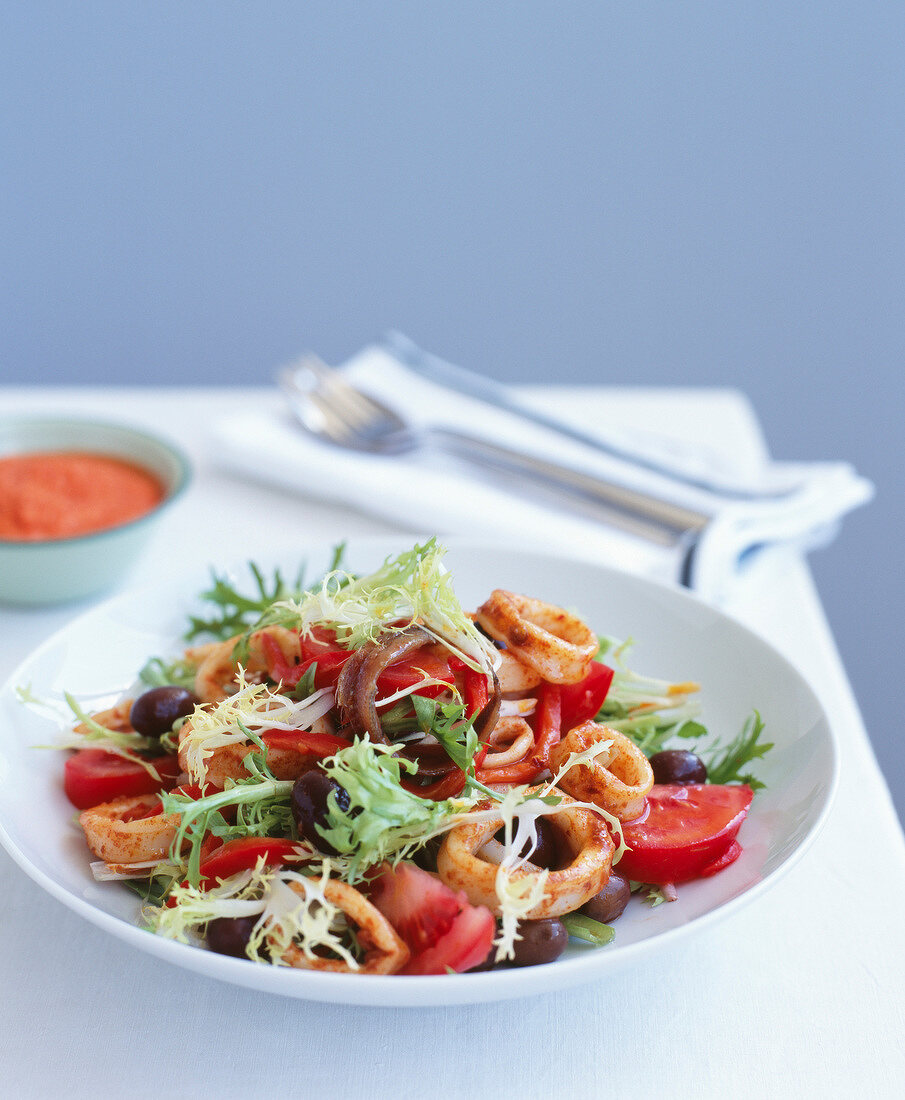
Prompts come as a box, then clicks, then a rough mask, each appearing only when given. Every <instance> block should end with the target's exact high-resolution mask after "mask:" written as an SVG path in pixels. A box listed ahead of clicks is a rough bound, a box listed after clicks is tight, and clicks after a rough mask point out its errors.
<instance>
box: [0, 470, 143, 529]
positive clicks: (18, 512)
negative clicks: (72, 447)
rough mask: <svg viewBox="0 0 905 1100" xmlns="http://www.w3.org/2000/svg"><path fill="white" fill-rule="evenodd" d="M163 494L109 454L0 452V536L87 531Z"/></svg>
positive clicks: (128, 515)
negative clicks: (1, 454) (13, 453)
mask: <svg viewBox="0 0 905 1100" xmlns="http://www.w3.org/2000/svg"><path fill="white" fill-rule="evenodd" d="M163 496H164V487H163V484H162V483H161V482H160V481H159V479H158V478H156V477H155V476H154V474H152V473H150V472H149V471H148V470H145V469H142V467H140V466H135V465H134V464H133V463H131V462H127V461H125V460H124V459H120V458H114V457H113V456H111V455H102V454H93V453H89V452H84V451H34V452H30V453H26V454H16V455H6V456H3V457H0V539H4V540H7V541H19V542H26V541H36V540H40V539H65V538H72V537H73V536H75V535H89V534H93V533H94V532H96V531H103V530H105V529H107V528H108V527H118V526H120V524H123V523H128V522H129V521H130V520H133V519H137V518H138V517H139V516H143V515H144V514H145V513H146V512H150V511H151V509H152V508H154V507H155V506H156V505H157V504H159V503H160V501H161V500H162V499H163Z"/></svg>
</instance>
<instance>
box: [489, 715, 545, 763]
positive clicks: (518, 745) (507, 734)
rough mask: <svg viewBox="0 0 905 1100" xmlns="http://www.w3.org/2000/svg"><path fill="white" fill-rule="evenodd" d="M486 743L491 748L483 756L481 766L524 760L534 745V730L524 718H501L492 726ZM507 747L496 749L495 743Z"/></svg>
mask: <svg viewBox="0 0 905 1100" xmlns="http://www.w3.org/2000/svg"><path fill="white" fill-rule="evenodd" d="M487 744H488V745H489V746H490V748H491V749H492V750H493V751H492V752H488V753H487V755H486V756H485V757H484V763H483V764H482V765H481V767H483V768H502V767H504V766H505V765H506V764H517V763H518V762H519V761H520V760H524V759H525V757H526V756H527V754H528V753H529V752H530V751H531V748H532V747H533V745H534V731H533V730H532V729H531V727H530V726H529V725H528V723H527V722H526V721H525V719H524V718H515V717H511V716H510V717H508V718H501V719H500V720H499V722H497V724H496V725H495V726H494V727H493V730H492V732H491V734H490V736H489V737H488V738H487ZM505 744H508V748H505V749H497V745H505Z"/></svg>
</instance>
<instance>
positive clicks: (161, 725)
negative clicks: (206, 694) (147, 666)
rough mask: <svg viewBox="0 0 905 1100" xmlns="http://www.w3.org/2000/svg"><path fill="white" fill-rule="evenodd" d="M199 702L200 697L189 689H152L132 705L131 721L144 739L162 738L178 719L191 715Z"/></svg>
mask: <svg viewBox="0 0 905 1100" xmlns="http://www.w3.org/2000/svg"><path fill="white" fill-rule="evenodd" d="M199 702H200V700H199V698H198V696H197V695H196V694H195V693H194V692H193V691H189V690H188V689H187V688H183V687H175V686H172V687H156V688H151V690H150V691H146V692H145V693H144V694H143V695H139V697H138V698H137V699H136V700H135V702H134V703H133V704H132V709H131V710H130V711H129V721H130V722H131V723H132V728H133V729H134V730H136V731H137V732H138V733H140V734H142V735H143V736H144V737H162V736H163V735H164V734H165V733H169V732H170V730H171V729H172V728H173V723H174V722H175V721H176V720H177V719H179V718H185V717H186V715H188V714H191V713H192V711H193V710H194V709H195V707H196V706H197V705H198V703H199Z"/></svg>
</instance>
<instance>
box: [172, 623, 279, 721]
mask: <svg viewBox="0 0 905 1100" xmlns="http://www.w3.org/2000/svg"><path fill="white" fill-rule="evenodd" d="M265 634H266V635H267V636H268V637H269V638H271V639H272V640H273V641H274V642H276V644H277V645H278V646H279V649H280V652H281V653H282V654H283V656H284V657H285V659H286V661H287V663H289V664H292V663H293V662H294V661H295V660H296V659H297V658H298V655H299V639H298V634H296V632H295V631H294V630H287V629H286V627H284V626H265V627H263V628H262V629H261V630H256V631H255V632H254V634H252V635H251V636H250V637H249V639H248V655H247V657H246V658H245V660H244V661H243V662H241V664H242V665H243V667H244V668H245V672H246V675H247V677H248V679H249V681H253V680H255V679H256V678H260V677H261V675H262V674H263V673H265V672H266V671H267V669H268V666H269V660H268V655H267V650H266V649H265V647H264V644H263V642H262V638H263V636H264V635H265ZM241 637H242V635H241V634H236V635H234V636H233V637H232V638H227V639H226V641H224V642H212V643H211V644H209V645H204V646H196V647H195V648H194V649H189V650H186V660H188V661H190V662H191V663H193V664H194V663H195V662H196V661H197V667H196V671H195V694H196V695H197V696H198V698H199V699H200V700H201V702H202V703H221V702H222V701H223V700H224V699H226V698H227V696H229V695H232V693H233V692H234V691H235V690H236V673H237V672H238V670H239V664H240V662H238V661H236V660H235V659H234V657H233V650H234V649H235V647H236V642H238V641H239V639H240V638H241Z"/></svg>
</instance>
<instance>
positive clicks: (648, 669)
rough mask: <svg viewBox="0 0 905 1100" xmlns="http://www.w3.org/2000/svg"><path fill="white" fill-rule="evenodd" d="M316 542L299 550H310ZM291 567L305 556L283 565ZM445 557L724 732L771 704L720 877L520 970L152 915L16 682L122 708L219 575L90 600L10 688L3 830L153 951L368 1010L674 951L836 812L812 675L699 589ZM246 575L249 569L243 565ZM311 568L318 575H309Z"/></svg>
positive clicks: (551, 982)
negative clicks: (370, 972)
mask: <svg viewBox="0 0 905 1100" xmlns="http://www.w3.org/2000/svg"><path fill="white" fill-rule="evenodd" d="M404 548H405V547H404V546H402V545H401V544H400V540H399V539H394V540H389V539H374V540H362V541H360V542H354V541H353V542H352V543H351V544H350V546H349V548H348V552H347V557H346V560H347V562H348V564H349V567H350V568H352V569H354V570H356V571H365V570H369V569H372V568H374V567H376V566H377V565H378V564H380V562H381V561H382V560H383V559H384V558H385V557H386V556H387V555H388V554H391V553H397V552H399V551H400V550H401V549H404ZM331 550H332V548H330V547H326V546H319V547H311V548H309V550H308V552H307V553H306V558H307V560H308V561H309V563H310V564H311V566H312V567H314V566H321V567H324V568H326V566H327V563H328V562H329V560H330V555H331ZM299 553H302V551H299ZM258 560H259V561H260V562H261V564H262V565H265V566H267V567H269V566H270V565H272V564H281V565H282V567H283V569H284V575H290V576H291V575H293V574H294V571H295V568H296V566H297V565H298V558H297V556H296V555H295V554H294V555H292V556H285V555H284V556H283V559H282V561H281V562H273V561H270V560H266V559H265V558H264V556H263V555H262V556H261V557H260V558H259V559H258ZM447 562H448V564H449V566H450V568H451V569H452V571H453V576H454V581H455V587H456V591H457V593H458V594H459V596H460V599H461V601H462V603H463V605H464V606H465V607H475V606H477V605H478V604H479V603H480V602H482V601H483V600H484V599H485V598H486V596H487V595H488V593H489V592H490V590H491V589H493V588H495V587H505V588H509V589H512V590H514V591H519V592H524V593H528V594H530V595H533V596H537V597H539V598H542V599H546V600H550V601H552V602H555V603H559V604H562V605H564V606H568V607H573V608H576V609H577V610H578V611H580V613H581V614H582V615H583V616H584V617H585V618H586V620H587V621H588V622H589V623H590V624H591V625H592V626H593V627H595V628H596V629H597V630H598V631H599V632H600V633H605V634H613V635H616V636H619V637H628V636H631V637H633V638H634V639H636V640H637V645H636V649H635V650H634V652H633V654H632V661H631V665H632V667H634V668H635V669H637V670H639V671H643V672H645V673H649V674H651V675H655V676H663V677H665V678H670V679H674V680H698V681H700V682H701V683H702V685H703V690H702V702H703V715H702V720H703V721H704V722H705V723H706V724H707V725H708V728H709V729H710V731H711V733H712V734H713V735H720V736H721V737H726V736H730V735H734V734H735V733H737V732H738V730H739V729H740V728H741V725H742V722H743V721H744V719H745V718H746V717H747V715H748V714H749V713H750V712H751V711H752V710H753V709H757V710H759V711H760V714H761V716H762V717H763V719H764V721H765V723H766V733H767V736H768V739H769V740H771V741H773V742H775V747H774V749H773V750H772V751H771V752H769V753H768V754H767V756H766V758H765V759H764V760H763V761H762V762H758V763H759V764H761V765H762V766H760V767H759V769H758V770H759V774H760V778H761V779H762V780H763V781H764V782H765V783H766V784H767V788H766V790H763V791H759V792H758V793H757V794H756V796H755V799H754V802H753V804H752V807H751V811H750V813H749V815H748V818H747V820H746V821H745V823H744V824H743V826H742V830H741V833H740V834H739V840H740V842H741V844H742V846H743V849H744V850H743V853H742V855H741V857H740V858H739V859H738V860H737V862H736V863H734V864H732V866H730V867H729V868H727V869H726V870H724V871H722V872H721V873H720V874H717V875H715V876H713V877H712V878H709V879H703V880H700V881H698V882H691V883H688V884H686V885H683V886H681V887H679V898H678V901H676V902H673V903H672V904H666V905H660V906H658V907H657V908H656V909H651V908H650V907H648V906H646V905H645V904H644V903H643V902H642V901H641V900H640V899H637V898H635V899H633V900H632V901H631V902H630V904H629V908H628V909H627V910H626V912H625V913H624V914H623V916H622V917H621V918H620V919H619V920H618V921H617V922H615V925H614V927H615V929H616V938H615V941H614V942H613V943H612V944H611V945H610V946H608V947H603V948H587V947H583V946H581V945H577V944H574V943H573V945H572V946H570V948H569V950H568V951H567V953H566V954H565V955H564V956H563V957H562V958H561V959H559V960H558V961H557V962H555V963H550V964H548V965H544V966H535V967H527V968H524V969H520V970H497V971H491V972H489V973H480V974H461V975H454V976H442V977H398V976H389V977H366V976H358V975H337V974H318V973H312V972H308V971H303V970H290V969H287V968H284V967H270V966H266V965H260V964H255V963H252V962H249V961H246V960H242V959H232V958H228V957H226V956H223V955H218V954H215V953H213V952H210V951H207V950H204V949H201V948H197V947H190V946H186V945H183V944H179V943H175V942H173V941H170V940H165V939H162V938H160V937H158V936H153V935H149V934H148V933H147V932H145V931H142V930H141V929H140V928H139V927H138V921H137V918H138V903H137V900H136V898H135V896H134V895H133V894H131V893H130V892H129V891H127V890H126V889H125V888H123V887H121V886H119V885H116V884H113V883H97V882H95V881H94V880H93V878H92V876H91V873H90V871H89V869H88V863H89V859H90V856H89V853H88V850H87V848H86V847H85V844H84V840H83V839H82V838H81V836H80V835H79V834H78V832H77V831H76V830H73V828H72V825H71V819H72V807H71V806H70V805H69V803H68V802H67V801H66V798H65V797H64V795H63V792H62V787H61V774H62V758H61V757H60V756H57V755H56V754H54V753H52V752H47V751H43V750H41V751H39V750H36V749H34V748H33V747H32V746H34V745H36V744H46V743H47V742H48V741H52V740H53V738H54V733H55V728H54V725H53V723H52V722H49V721H48V720H47V719H46V718H44V717H42V716H41V715H40V714H38V713H37V712H35V711H33V710H30V709H27V708H26V707H25V706H23V705H22V703H20V702H19V700H18V698H17V696H16V692H15V688H16V685H19V684H26V683H29V684H31V686H32V690H33V691H34V692H35V693H36V694H38V695H39V696H43V697H46V696H48V695H53V696H56V697H59V694H60V693H61V692H62V691H64V690H67V691H71V692H73V693H75V694H76V695H79V696H92V697H93V698H92V706H94V707H95V708H97V709H99V708H100V707H101V706H105V705H108V703H109V702H112V701H113V700H114V699H115V698H116V697H117V696H118V695H119V694H120V693H121V692H124V691H125V690H126V689H127V688H128V687H129V686H130V685H131V684H132V683H133V681H134V679H135V675H136V672H137V670H138V669H139V668H140V667H141V666H142V664H143V663H144V662H145V660H146V659H147V658H148V657H149V656H154V655H160V656H168V655H175V654H176V653H178V652H180V651H181V644H180V641H179V639H180V635H181V634H182V631H183V630H184V627H185V623H186V615H187V613H188V611H189V610H195V611H197V610H198V606H197V600H196V598H195V597H196V594H197V593H198V592H200V591H202V590H203V589H204V588H205V587H206V586H207V584H208V582H209V575H207V574H206V573H205V574H202V573H201V572H199V573H198V574H197V575H195V576H193V577H190V578H187V579H184V580H182V581H180V582H176V583H173V582H167V583H164V584H162V585H161V586H160V587H159V588H156V589H150V590H149V589H143V590H137V591H134V592H130V593H128V594H125V595H122V596H120V597H118V598H117V599H114V600H112V601H110V602H108V603H107V604H105V605H103V606H101V607H98V608H96V609H95V610H93V611H90V612H89V613H88V614H86V615H84V616H82V617H81V618H80V619H78V620H76V621H75V622H73V623H71V624H70V625H69V626H67V627H66V628H64V629H63V630H62V631H60V632H59V633H58V634H56V635H55V636H54V637H52V638H51V639H50V640H49V641H47V642H46V643H45V644H44V645H42V646H41V647H40V648H39V649H38V650H37V651H36V652H35V653H34V654H32V656H31V657H29V658H28V659H27V660H26V661H25V662H24V664H22V665H21V666H20V667H19V669H18V670H17V671H16V672H15V673H14V674H13V676H12V678H11V679H10V681H9V682H8V683H7V684H6V686H5V687H3V688H2V689H0V729H2V730H3V731H4V738H3V740H2V742H0V841H2V842H3V843H4V844H5V845H6V847H7V848H8V850H9V851H10V853H11V855H12V856H13V858H14V859H16V860H17V861H18V862H19V863H20V864H21V866H22V867H23V868H24V869H25V870H26V871H27V872H28V874H30V875H31V876H32V877H33V878H34V879H35V880H36V881H37V882H38V883H40V884H41V885H42V886H43V887H44V888H45V889H46V890H47V891H48V892H49V893H51V894H53V895H54V897H57V898H59V899H60V900H61V901H63V902H64V903H65V904H66V905H68V906H70V907H71V908H72V909H74V910H75V911H76V912H78V913H81V914H82V915H83V916H84V917H86V918H87V919H88V920H90V921H92V922H93V923H95V924H97V925H99V926H100V927H101V928H104V929H106V930H107V931H109V932H111V933H113V934H114V935H116V936H118V937H120V938H121V939H123V940H125V941H126V942H127V943H129V944H131V945H132V946H134V947H135V948H137V949H138V950H141V951H146V952H150V953H152V954H154V955H156V956H158V957H160V958H162V959H166V960H168V961H169V962H172V963H175V964H177V965H180V966H184V967H186V968H188V969H191V970H195V971H198V972H200V973H203V974H206V975H208V976H211V977H216V978H220V979H223V980H224V981H229V982H234V983H237V984H239V985H245V986H250V987H252V988H256V989H260V990H267V991H269V992H273V993H280V994H284V995H287V996H293V997H304V998H309V999H311V1000H321V1001H335V1002H343V1003H350V1004H361V1005H412V1006H424V1005H439V1004H461V1003H469V1002H477V1001H488V1000H496V999H500V998H506V997H518V996H524V995H528V994H534V993H538V992H542V991H545V990H552V989H558V988H562V987H566V986H569V985H573V984H575V983H578V982H584V981H588V980H591V979H595V978H600V979H603V978H605V977H606V975H607V974H609V973H612V972H613V971H615V970H616V969H619V968H622V967H624V966H627V965H630V964H631V963H632V962H633V961H635V960H637V959H638V958H639V957H641V956H643V955H647V954H649V953H651V952H654V951H668V950H671V949H672V948H673V947H674V946H675V945H676V944H677V943H678V941H679V940H681V939H682V938H684V937H685V936H686V935H689V934H691V933H704V932H705V931H706V929H707V928H708V927H709V926H710V924H712V923H713V921H715V920H717V919H720V918H722V917H725V916H728V915H729V914H731V913H733V912H734V911H735V910H737V909H738V908H739V907H740V906H741V905H743V904H745V903H747V902H749V901H751V900H752V899H754V898H756V897H757V896H758V895H759V894H761V893H762V892H763V891H764V890H766V889H767V888H768V887H769V886H770V885H771V884H772V883H773V882H775V881H776V879H777V878H778V877H779V876H780V875H781V874H782V873H784V872H785V871H787V870H788V869H789V868H790V867H792V865H793V864H794V862H795V861H796V859H797V858H798V857H799V856H800V855H801V853H802V852H803V850H804V848H805V846H806V845H807V844H808V843H809V842H810V840H811V839H812V838H813V836H814V835H815V832H816V831H817V829H818V827H819V826H820V824H821V823H822V822H823V820H824V818H825V816H826V813H827V809H828V806H829V803H830V799H831V795H832V792H833V790H834V787H835V782H836V768H837V764H836V752H835V749H834V741H833V735H832V733H831V730H830V725H829V721H828V719H827V716H826V714H825V713H824V711H823V709H822V707H821V705H820V703H819V701H818V700H817V698H816V697H815V695H814V693H813V692H812V691H811V689H810V688H809V686H808V685H807V683H806V682H805V681H804V679H803V678H802V676H801V675H800V674H799V673H798V672H797V671H796V670H795V668H793V667H792V665H790V664H789V662H788V661H787V660H786V659H785V658H784V657H782V656H781V655H780V654H779V653H778V652H777V651H776V650H774V649H773V648H772V647H771V646H769V645H768V644H767V643H766V642H764V641H763V640H762V639H761V638H759V637H758V636H756V635H755V634H753V633H752V632H751V631H749V630H748V629H746V628H745V627H744V626H742V625H740V624H739V623H737V622H735V621H733V620H732V619H730V618H727V617H726V616H725V615H722V614H720V613H719V612H718V611H715V610H714V609H713V608H711V607H709V606H707V605H705V604H703V603H701V602H700V601H699V600H697V599H696V598H695V597H694V596H692V595H690V594H689V593H687V592H685V591H683V590H679V589H673V588H669V587H666V586H663V585H660V584H656V583H654V582H651V581H648V580H644V579H641V578H639V577H633V576H628V575H625V574H622V573H620V572H617V571H616V570H613V569H609V568H603V567H597V566H594V565H590V564H587V563H581V562H574V561H569V560H566V559H563V558H559V557H552V556H546V555H543V554H535V553H527V552H513V551H512V550H511V549H510V548H505V549H504V548H499V547H495V546H490V545H486V544H475V543H465V542H461V543H459V542H454V541H453V542H451V544H450V550H449V554H448V557H447ZM239 573H240V574H241V575H244V576H245V577H246V578H247V580H248V583H249V584H250V583H251V582H250V577H249V575H248V571H247V569H245V568H243V569H242V570H240V571H239ZM307 575H308V576H309V577H312V578H313V577H315V576H316V575H317V573H316V572H315V571H314V570H313V569H311V570H309V571H308V574H307Z"/></svg>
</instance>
